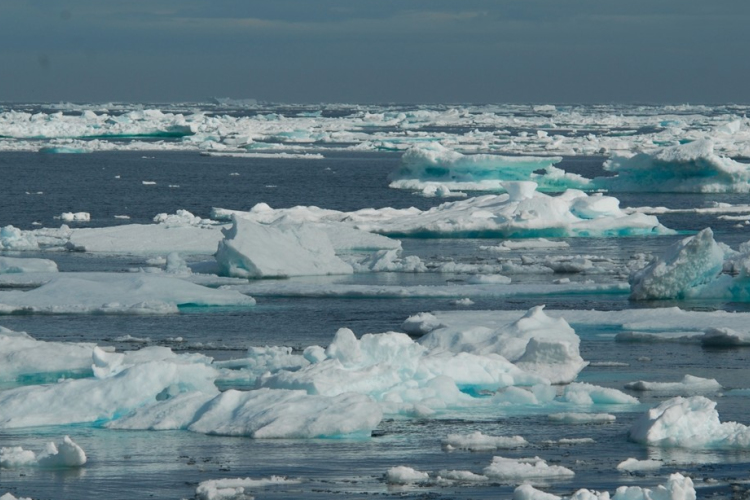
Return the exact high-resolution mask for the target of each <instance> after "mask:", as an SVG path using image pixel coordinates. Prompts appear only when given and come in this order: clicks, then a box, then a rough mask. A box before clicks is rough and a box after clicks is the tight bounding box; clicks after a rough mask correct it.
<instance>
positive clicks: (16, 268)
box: [0, 256, 57, 274]
mask: <svg viewBox="0 0 750 500" xmlns="http://www.w3.org/2000/svg"><path fill="white" fill-rule="evenodd" d="M56 272H57V264H56V263H55V262H54V261H52V260H48V259H26V258H17V257H2V256H0V274H13V273H56Z"/></svg>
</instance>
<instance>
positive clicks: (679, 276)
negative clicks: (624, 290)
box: [630, 228, 724, 300]
mask: <svg viewBox="0 0 750 500" xmlns="http://www.w3.org/2000/svg"><path fill="white" fill-rule="evenodd" d="M723 265H724V250H723V249H722V248H721V247H720V246H719V245H718V244H717V243H716V242H715V241H714V238H713V231H711V229H710V228H706V229H704V230H702V231H701V232H699V233H698V234H696V235H695V236H691V237H689V238H685V239H683V240H682V241H680V242H678V243H676V244H675V245H673V246H672V247H670V248H669V249H668V250H667V251H666V253H665V255H664V256H663V257H660V258H658V259H657V260H656V261H654V262H653V263H651V264H649V265H648V266H646V267H645V268H643V269H641V270H640V271H638V272H636V273H634V274H633V275H632V276H631V278H630V287H631V294H630V297H631V298H632V299H634V300H651V299H685V298H691V297H696V296H698V295H699V294H700V291H701V289H702V288H703V287H705V286H706V285H708V284H709V283H711V282H712V281H714V280H715V279H716V278H717V276H718V275H719V273H720V272H721V270H722V268H723Z"/></svg>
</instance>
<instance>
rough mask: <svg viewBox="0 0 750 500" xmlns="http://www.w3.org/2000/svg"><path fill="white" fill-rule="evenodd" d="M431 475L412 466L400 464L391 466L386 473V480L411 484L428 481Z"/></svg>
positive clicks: (390, 482) (391, 482) (392, 482)
mask: <svg viewBox="0 0 750 500" xmlns="http://www.w3.org/2000/svg"><path fill="white" fill-rule="evenodd" d="M429 478H430V475H429V474H428V473H426V472H420V471H418V470H416V469H412V468H411V467H406V466H405V465H400V466H398V467H391V468H390V469H388V470H387V471H386V473H385V481H386V482H387V483H388V484H410V483H419V482H422V481H427V480H428V479H429Z"/></svg>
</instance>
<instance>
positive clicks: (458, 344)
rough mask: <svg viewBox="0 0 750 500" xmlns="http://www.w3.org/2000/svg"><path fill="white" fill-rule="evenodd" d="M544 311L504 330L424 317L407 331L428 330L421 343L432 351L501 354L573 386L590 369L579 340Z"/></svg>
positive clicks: (539, 308)
mask: <svg viewBox="0 0 750 500" xmlns="http://www.w3.org/2000/svg"><path fill="white" fill-rule="evenodd" d="M543 307H544V306H537V307H534V308H532V309H530V310H529V311H528V312H527V313H526V314H525V315H523V316H522V317H521V318H520V319H518V320H516V321H514V322H512V323H510V324H506V325H504V326H503V327H501V328H488V327H482V326H478V327H473V328H464V327H462V326H460V325H459V326H457V327H446V326H445V325H442V323H440V322H439V321H438V320H436V319H433V318H434V316H432V317H428V316H424V317H423V318H422V319H423V321H422V322H420V321H419V319H420V318H418V317H417V318H410V322H409V323H407V324H405V325H404V327H405V328H408V330H407V331H415V330H418V331H422V332H424V331H425V330H427V329H428V326H429V328H431V330H430V333H428V334H427V335H425V336H424V337H422V338H421V339H420V340H419V342H420V344H422V345H423V346H425V347H427V348H429V349H431V350H433V351H436V350H445V351H450V352H455V353H459V352H467V353H473V354H489V353H494V354H499V355H501V356H503V357H504V358H506V359H508V360H510V361H512V362H514V363H515V364H516V365H517V366H519V367H520V368H522V369H523V370H525V371H527V372H529V373H536V374H539V375H541V376H543V377H545V378H547V379H549V380H550V381H552V382H553V383H565V382H570V381H572V380H574V379H575V377H576V376H577V375H578V373H579V372H580V371H581V370H582V369H583V368H584V367H585V366H586V365H587V363H586V362H585V361H584V360H583V358H581V356H580V354H579V351H578V348H579V344H580V339H579V338H578V335H576V333H575V330H573V329H572V328H571V327H570V325H568V323H567V322H566V321H565V320H564V319H562V318H558V319H553V318H550V317H549V316H547V315H546V314H545V313H544V311H543ZM408 321H409V320H408ZM424 321H427V323H425V322H424ZM412 325H414V326H412Z"/></svg>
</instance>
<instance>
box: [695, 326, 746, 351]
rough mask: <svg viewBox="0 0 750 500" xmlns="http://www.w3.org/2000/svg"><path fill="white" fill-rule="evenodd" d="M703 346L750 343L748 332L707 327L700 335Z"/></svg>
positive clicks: (731, 345) (735, 345)
mask: <svg viewBox="0 0 750 500" xmlns="http://www.w3.org/2000/svg"><path fill="white" fill-rule="evenodd" d="M700 341H701V344H703V345H704V346H705V347H740V346H749V345H750V332H737V331H735V330H732V329H731V328H709V329H707V330H706V332H705V333H704V334H703V335H702V336H701V337H700Z"/></svg>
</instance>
